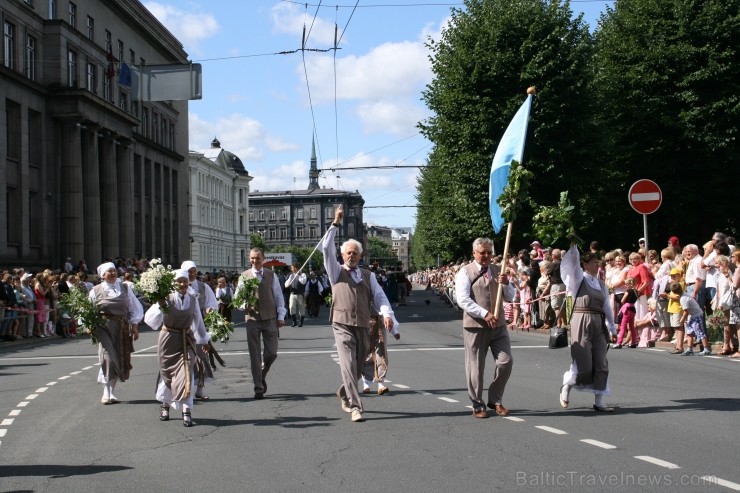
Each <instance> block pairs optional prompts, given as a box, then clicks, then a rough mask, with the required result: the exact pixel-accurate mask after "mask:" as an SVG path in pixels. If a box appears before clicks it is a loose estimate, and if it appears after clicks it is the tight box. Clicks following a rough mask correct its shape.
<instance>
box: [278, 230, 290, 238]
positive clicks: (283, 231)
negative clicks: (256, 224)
mask: <svg viewBox="0 0 740 493" xmlns="http://www.w3.org/2000/svg"><path fill="white" fill-rule="evenodd" d="M287 237H288V228H280V239H282V240H284V239H286V238H287Z"/></svg>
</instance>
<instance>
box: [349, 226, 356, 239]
mask: <svg viewBox="0 0 740 493" xmlns="http://www.w3.org/2000/svg"><path fill="white" fill-rule="evenodd" d="M354 235H355V225H354V223H349V224H348V225H347V236H349V237H350V238H351V237H353V236H354Z"/></svg>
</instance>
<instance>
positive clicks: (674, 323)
mask: <svg viewBox="0 0 740 493" xmlns="http://www.w3.org/2000/svg"><path fill="white" fill-rule="evenodd" d="M669 274H670V276H671V281H670V282H669V283H668V284H667V285H666V288H665V289H666V290H665V293H661V294H660V296H661V297H662V298H668V308H667V309H666V311H667V312H668V315H669V316H670V318H671V329H672V330H673V335H674V337H675V341H676V347H675V348H674V349H673V351H671V354H683V336H684V329H683V323H681V312H682V311H683V310H682V309H681V303H680V302H679V301H678V300H679V299H680V298H681V295H680V294H677V295H675V294H672V293H671V284H673V283H677V284H678V286H679V287H680V288H681V292H683V291H684V287H685V286H684V281H683V279H682V277H683V271H682V270H681V268H679V267H674V268H673V269H671V271H670V273H669Z"/></svg>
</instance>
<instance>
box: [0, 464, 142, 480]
mask: <svg viewBox="0 0 740 493" xmlns="http://www.w3.org/2000/svg"><path fill="white" fill-rule="evenodd" d="M129 469H133V467H128V466H101V465H94V466H83V465H80V466H71V465H59V464H34V465H29V466H19V465H13V466H0V478H10V477H23V476H48V477H50V478H68V477H71V476H90V475H92V474H100V473H103V472H112V471H125V470H129Z"/></svg>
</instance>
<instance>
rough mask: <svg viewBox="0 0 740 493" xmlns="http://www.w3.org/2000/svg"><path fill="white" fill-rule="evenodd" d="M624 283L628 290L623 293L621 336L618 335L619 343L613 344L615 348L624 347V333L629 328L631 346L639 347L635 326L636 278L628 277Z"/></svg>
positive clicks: (620, 311) (620, 310) (620, 312)
mask: <svg viewBox="0 0 740 493" xmlns="http://www.w3.org/2000/svg"><path fill="white" fill-rule="evenodd" d="M624 284H625V286H626V288H627V290H626V291H625V292H624V294H623V295H622V300H621V303H622V307H621V308H620V309H619V314H620V315H622V321H621V322H620V323H619V336H618V337H617V343H616V344H614V345H613V346H612V347H613V348H614V349H622V343H623V342H624V334H625V332H627V329H629V331H630V345H629V347H631V348H636V347H637V329H636V328H635V313H636V310H635V303H637V290H635V279H634V278H633V277H628V278H627V279H626V280H625V281H624Z"/></svg>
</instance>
